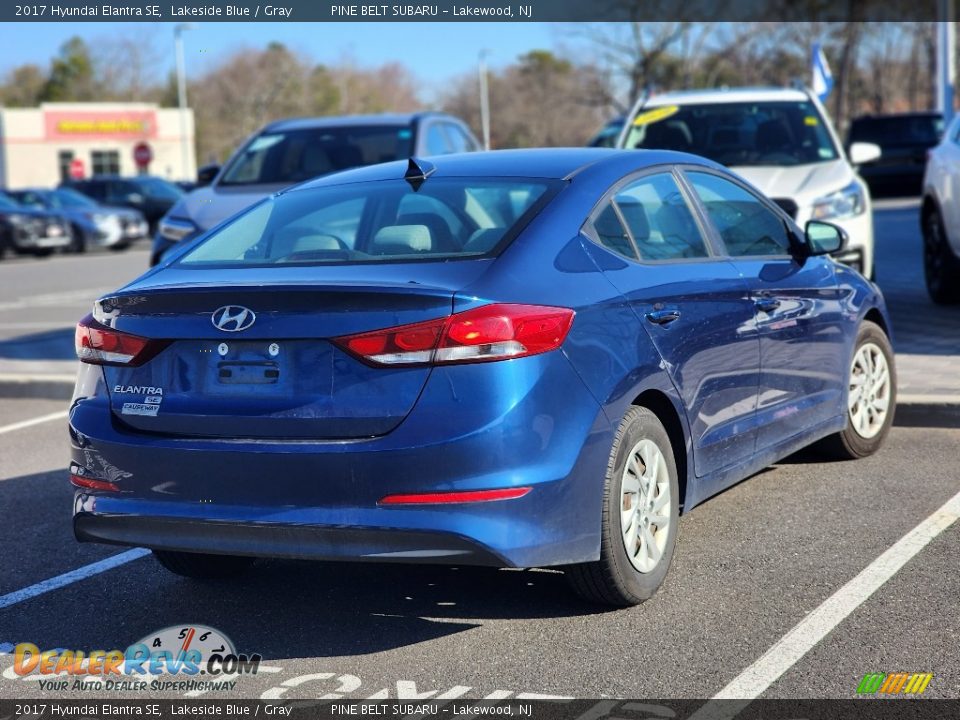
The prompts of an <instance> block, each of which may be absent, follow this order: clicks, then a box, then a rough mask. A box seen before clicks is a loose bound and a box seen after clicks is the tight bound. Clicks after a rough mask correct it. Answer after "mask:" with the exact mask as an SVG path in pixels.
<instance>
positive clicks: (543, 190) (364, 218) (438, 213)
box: [179, 178, 562, 267]
mask: <svg viewBox="0 0 960 720" xmlns="http://www.w3.org/2000/svg"><path fill="white" fill-rule="evenodd" d="M561 184H562V183H561V182H560V181H552V180H541V179H535V180H526V179H518V178H505V179H496V178H493V179H490V178H483V179H475V178H431V179H430V180H428V181H427V182H425V183H423V184H422V185H421V186H420V187H419V189H418V190H414V189H413V188H412V187H411V185H410V184H409V183H407V182H406V181H404V180H401V179H396V180H385V181H380V182H365V183H353V184H349V185H342V186H330V187H319V188H305V189H302V190H296V191H293V192H287V193H282V194H280V195H276V196H273V197H270V198H268V199H267V200H264V201H263V202H261V203H259V204H258V205H255V206H254V207H253V208H252V209H251V210H249V211H247V212H246V213H244V214H242V215H240V216H238V217H237V218H236V219H234V220H233V221H232V222H230V223H229V224H228V225H225V226H224V227H222V228H220V229H219V230H217V231H216V232H214V233H213V234H211V235H209V236H207V238H206V239H205V240H203V241H202V242H201V243H200V244H199V245H197V246H196V247H195V248H193V249H192V250H191V251H190V252H188V253H187V254H186V255H184V256H183V257H182V258H181V259H180V261H179V264H180V265H182V266H186V267H190V266H207V267H209V266H218V265H224V266H237V265H240V266H249V265H254V266H263V265H274V264H289V263H297V264H319V263H366V262H377V261H385V260H402V261H407V262H409V261H416V260H421V259H423V260H437V259H456V258H459V257H481V256H485V255H490V254H494V253H495V252H497V251H498V250H499V249H500V248H501V247H503V246H504V245H505V244H506V243H507V242H509V241H510V240H511V239H512V238H513V237H514V236H516V234H517V233H518V232H519V231H520V230H522V229H523V227H524V226H525V225H526V223H527V222H529V220H530V219H531V218H532V217H533V216H534V215H535V214H536V213H537V212H538V211H539V210H540V208H541V207H542V206H543V205H544V204H545V203H546V202H547V201H548V200H549V198H550V197H552V195H553V194H554V193H555V192H557V191H558V190H559V188H560V186H561Z"/></svg>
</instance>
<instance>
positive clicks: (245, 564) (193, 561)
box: [153, 550, 253, 580]
mask: <svg viewBox="0 0 960 720" xmlns="http://www.w3.org/2000/svg"><path fill="white" fill-rule="evenodd" d="M153 556H154V557H155V558H156V559H157V561H158V562H159V563H160V564H161V565H163V566H164V567H165V568H166V569H167V570H169V571H170V572H172V573H176V574H177V575H182V576H184V577H189V578H197V579H202V580H215V579H220V578H228V577H233V576H234V575H239V574H240V573H242V572H243V571H244V570H246V569H247V568H249V567H250V566H251V565H252V564H253V558H249V557H241V556H238V555H205V554H202V553H185V552H175V551H173V550H154V551H153Z"/></svg>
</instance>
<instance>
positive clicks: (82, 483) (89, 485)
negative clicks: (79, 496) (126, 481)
mask: <svg viewBox="0 0 960 720" xmlns="http://www.w3.org/2000/svg"><path fill="white" fill-rule="evenodd" d="M70 483H71V484H72V485H76V486H77V487H78V488H84V489H85V490H110V491H112V492H119V491H120V487H119V486H118V485H117V484H116V483H112V482H107V481H106V480H94V479H92V478H88V477H83V476H82V475H74V474H73V473H70Z"/></svg>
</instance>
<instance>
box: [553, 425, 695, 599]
mask: <svg viewBox="0 0 960 720" xmlns="http://www.w3.org/2000/svg"><path fill="white" fill-rule="evenodd" d="M642 440H649V441H652V443H653V444H654V445H655V446H656V448H657V449H658V450H659V451H660V456H661V458H662V461H663V464H664V466H665V468H666V473H667V478H668V482H667V483H666V484H667V486H668V488H669V493H670V498H669V503H670V509H669V518H670V522H669V525H668V527H667V529H666V535H665V537H664V545H663V548H662V554H661V555H660V558H659V561H658V562H656V564H655V566H653V567H652V569H650V570H649V571H647V572H641V571H640V570H638V569H637V568H636V567H635V566H634V564H633V563H632V562H631V560H630V558H629V557H628V555H627V549H626V544H625V540H624V538H623V535H624V533H623V532H622V531H621V507H622V504H623V494H622V483H623V477H624V468H625V467H626V465H627V461H628V459H629V456H630V455H631V451H632V450H633V449H634V448H636V447H637V445H638V443H640V441H642ZM658 487H659V484H658ZM660 492H661V493H662V492H663V491H662V490H660ZM679 506H680V490H679V481H678V477H677V465H676V461H675V459H674V457H673V448H672V446H671V445H670V438H669V436H668V435H667V431H666V430H665V429H664V427H663V424H662V423H661V422H660V420H659V419H658V418H657V416H656V415H655V414H654V413H653V412H652V411H651V410H649V409H647V408H644V407H633V408H631V409H630V410H629V412H627V414H626V415H625V416H624V418H623V420H622V421H621V422H620V427H619V428H617V432H616V435H615V437H614V441H613V447H612V449H611V451H610V460H609V462H608V465H607V475H606V482H605V484H604V491H603V515H602V519H601V528H600V531H601V539H600V559H599V560H597V561H595V562H588V563H582V564H579V565H571V566H568V567H567V568H565V571H566V576H567V579H568V580H569V582H570V584H571V586H572V587H573V589H574V590H575V591H576V592H577V593H578V594H579V595H580V596H581V597H583V598H584V599H586V600H589V601H590V602H596V603H602V604H604V605H613V606H617V607H628V606H631V605H638V604H640V603H641V602H643V601H644V600H648V599H650V598H651V597H652V596H653V595H654V593H656V592H657V590H658V589H659V588H660V586H661V585H662V584H663V580H664V578H665V577H666V575H667V571H668V570H669V569H670V561H671V560H672V558H673V550H674V547H675V545H676V537H677V524H678V522H679V515H680V513H679ZM651 527H655V526H651Z"/></svg>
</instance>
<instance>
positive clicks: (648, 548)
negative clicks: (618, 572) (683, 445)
mask: <svg viewBox="0 0 960 720" xmlns="http://www.w3.org/2000/svg"><path fill="white" fill-rule="evenodd" d="M620 488H621V490H620V492H621V501H620V530H621V537H622V539H623V545H624V547H625V548H626V551H627V557H628V558H629V559H630V562H631V564H632V565H633V567H634V568H636V569H637V570H638V571H639V572H642V573H648V572H651V571H652V570H653V569H654V568H656V566H657V564H658V563H659V562H660V558H662V557H663V551H664V548H665V547H666V544H667V536H668V534H669V530H670V511H671V505H670V503H671V502H672V498H671V496H670V476H669V473H668V472H667V463H666V461H665V460H664V458H663V453H662V452H661V451H660V448H659V447H658V446H657V444H656V443H654V442H653V441H652V440H648V439H644V440H641V441H640V442H638V443H637V444H636V445H634V447H633V449H632V450H631V451H630V454H629V456H628V457H627V462H626V464H625V465H624V468H623V476H622V478H621V484H620Z"/></svg>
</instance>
